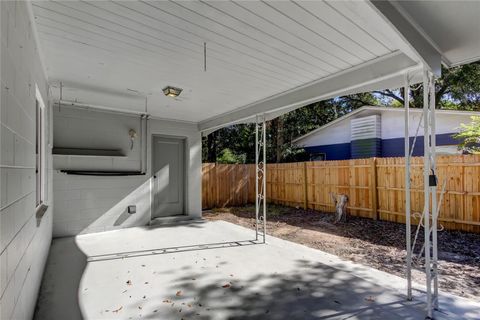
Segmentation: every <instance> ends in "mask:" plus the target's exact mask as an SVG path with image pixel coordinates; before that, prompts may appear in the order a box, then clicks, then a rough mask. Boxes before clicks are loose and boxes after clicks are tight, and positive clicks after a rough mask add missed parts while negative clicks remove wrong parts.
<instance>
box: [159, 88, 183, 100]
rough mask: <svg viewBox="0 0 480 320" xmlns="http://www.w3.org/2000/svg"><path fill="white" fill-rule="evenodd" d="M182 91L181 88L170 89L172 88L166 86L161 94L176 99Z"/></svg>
mask: <svg viewBox="0 0 480 320" xmlns="http://www.w3.org/2000/svg"><path fill="white" fill-rule="evenodd" d="M182 90H183V89H181V88H175V87H172V86H167V87H165V88H163V93H164V94H165V95H166V96H167V97H173V98H175V97H178V96H179V95H180V93H181V92H182Z"/></svg>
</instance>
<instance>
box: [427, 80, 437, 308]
mask: <svg viewBox="0 0 480 320" xmlns="http://www.w3.org/2000/svg"><path fill="white" fill-rule="evenodd" d="M429 82H430V83H429V85H430V134H431V139H430V150H431V151H430V156H431V170H432V174H433V175H434V177H435V183H434V184H433V185H432V186H431V198H432V231H431V233H432V267H431V272H432V278H433V297H432V299H433V308H435V309H438V273H437V264H438V246H437V245H438V243H437V240H438V239H437V231H438V226H437V222H438V212H439V211H438V201H437V184H438V183H437V175H436V174H437V153H436V149H437V139H436V116H435V103H436V102H435V78H434V76H433V74H430V79H429Z"/></svg>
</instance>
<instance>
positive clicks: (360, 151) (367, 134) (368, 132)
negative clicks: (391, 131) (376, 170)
mask: <svg viewBox="0 0 480 320" xmlns="http://www.w3.org/2000/svg"><path fill="white" fill-rule="evenodd" d="M350 134H351V136H350V141H351V142H350V148H351V155H352V159H360V158H370V157H379V156H381V155H382V127H381V117H380V115H372V116H368V117H363V118H357V119H352V120H351V121H350Z"/></svg>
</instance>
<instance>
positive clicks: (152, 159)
mask: <svg viewBox="0 0 480 320" xmlns="http://www.w3.org/2000/svg"><path fill="white" fill-rule="evenodd" d="M155 138H166V139H178V140H182V141H183V199H182V202H183V206H182V207H183V213H182V214H180V215H175V216H176V217H178V216H188V201H187V199H188V172H187V168H188V167H189V161H188V157H187V152H188V138H187V137H185V136H177V135H168V134H160V133H153V134H151V136H150V146H151V153H150V168H151V170H150V181H151V183H150V208H151V209H150V221H152V220H153V219H156V218H154V217H153V215H154V212H155V194H154V191H155V190H154V189H155V185H154V183H153V176H154V171H153V167H154V163H155V152H154V151H155ZM175 216H172V217H175ZM159 218H160V219H161V217H159ZM165 218H168V216H167V217H165Z"/></svg>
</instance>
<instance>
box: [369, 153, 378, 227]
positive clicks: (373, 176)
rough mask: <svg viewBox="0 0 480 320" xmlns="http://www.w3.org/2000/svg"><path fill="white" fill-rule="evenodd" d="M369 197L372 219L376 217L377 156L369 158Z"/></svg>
mask: <svg viewBox="0 0 480 320" xmlns="http://www.w3.org/2000/svg"><path fill="white" fill-rule="evenodd" d="M370 180H371V182H370V199H371V200H372V219H373V220H377V219H378V189H377V158H375V157H374V158H370Z"/></svg>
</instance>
